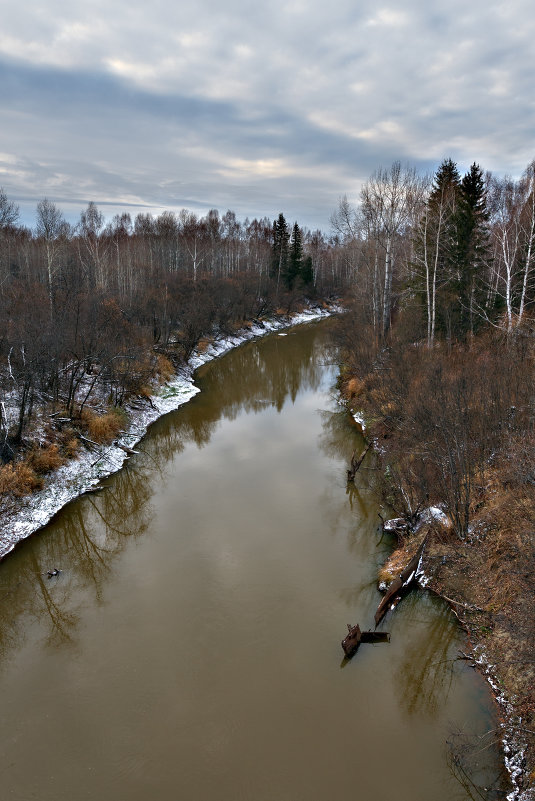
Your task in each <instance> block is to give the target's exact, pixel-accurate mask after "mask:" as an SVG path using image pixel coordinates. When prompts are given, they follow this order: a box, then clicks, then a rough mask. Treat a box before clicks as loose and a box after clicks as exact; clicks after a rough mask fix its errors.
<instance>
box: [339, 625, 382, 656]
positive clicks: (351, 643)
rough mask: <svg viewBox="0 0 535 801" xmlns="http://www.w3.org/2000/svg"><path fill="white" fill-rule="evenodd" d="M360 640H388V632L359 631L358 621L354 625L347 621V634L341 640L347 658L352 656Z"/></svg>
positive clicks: (368, 641)
mask: <svg viewBox="0 0 535 801" xmlns="http://www.w3.org/2000/svg"><path fill="white" fill-rule="evenodd" d="M361 642H367V643H377V642H390V634H387V632H386V631H361V630H360V626H359V624H358V623H357V625H356V626H351V625H350V624H349V623H348V624H347V636H346V637H345V638H344V639H343V640H342V648H343V650H344V654H345V655H346V656H347V658H348V659H351V657H352V656H354V654H355V653H356V652H357V650H358V647H359V645H360V644H361Z"/></svg>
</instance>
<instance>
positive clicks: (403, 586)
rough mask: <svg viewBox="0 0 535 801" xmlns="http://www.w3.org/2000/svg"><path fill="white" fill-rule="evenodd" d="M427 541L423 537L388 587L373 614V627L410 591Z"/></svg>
mask: <svg viewBox="0 0 535 801" xmlns="http://www.w3.org/2000/svg"><path fill="white" fill-rule="evenodd" d="M426 541H427V537H424V539H423V542H422V544H421V545H420V547H419V548H418V550H417V551H416V553H415V554H414V556H413V557H412V559H411V560H410V562H409V563H408V565H407V566H406V567H405V568H404V569H403V570H402V572H401V573H400V574H399V576H398V578H396V579H394V581H393V582H392V583H391V584H390V585H389V587H388V589H387V591H386V594H385V596H384V598H383V600H382V601H381V603H380V604H379V606H378V607H377V612H376V613H375V625H376V626H378V625H379V623H380V622H381V620H382V619H383V617H384V616H385V614H386V612H387V610H388V608H389V607H394V606H396V605H397V604H398V603H399V602H400V601H401V596H402V594H404V593H405V592H406V591H407V590H408V589H410V586H411V584H412V583H413V581H414V579H415V577H416V572H417V570H418V565H419V563H420V559H421V558H422V553H423V551H424V547H425V543H426Z"/></svg>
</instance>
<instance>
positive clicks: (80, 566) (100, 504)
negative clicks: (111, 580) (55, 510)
mask: <svg viewBox="0 0 535 801" xmlns="http://www.w3.org/2000/svg"><path fill="white" fill-rule="evenodd" d="M148 479H149V474H148V471H147V467H146V465H143V464H141V462H132V463H131V464H129V465H128V466H127V467H126V468H125V469H124V470H121V471H120V472H119V473H117V474H116V475H115V476H114V477H113V478H111V479H109V486H108V487H107V489H106V490H105V491H104V492H103V493H102V494H99V495H88V496H86V497H84V498H81V499H80V500H78V501H76V502H75V503H72V504H70V505H69V506H67V507H66V508H65V509H64V510H63V511H62V512H61V513H60V514H59V515H58V516H57V518H56V519H55V521H54V522H53V523H52V524H51V525H50V526H49V527H47V528H46V529H45V530H43V532H42V533H41V535H40V536H38V537H34V538H33V539H31V540H30V541H29V542H28V543H26V544H25V547H24V552H22V551H21V552H20V553H19V554H17V558H14V559H12V560H10V562H11V564H10V563H6V565H5V566H3V567H4V568H6V569H5V570H4V575H10V577H11V578H12V580H11V582H10V584H11V587H10V589H9V590H7V591H6V601H8V602H7V603H4V604H2V605H1V607H0V650H1V652H2V655H5V654H6V653H7V651H8V650H9V649H11V648H13V647H15V646H17V644H18V643H19V638H20V636H21V634H20V633H21V632H22V631H23V630H24V621H25V620H31V619H33V620H37V621H39V622H41V623H42V622H48V626H47V627H48V634H47V637H48V639H49V640H53V641H58V640H60V641H66V640H70V639H72V637H73V633H74V629H75V627H76V624H77V621H78V613H77V604H78V603H79V602H80V601H79V599H80V597H81V594H82V592H83V591H84V590H86V589H91V590H92V592H94V594H95V597H96V598H97V600H100V599H101V595H102V584H103V581H104V579H105V577H106V575H107V574H108V572H109V569H110V565H111V562H112V560H113V559H114V558H115V556H117V554H119V553H120V552H121V551H122V549H123V548H124V546H125V544H126V542H127V541H128V540H129V539H131V538H132V537H137V536H140V535H141V534H143V532H144V531H145V530H146V528H147V525H148V521H149V519H150V513H151V510H150V505H149V503H148V501H149V499H150V497H151V495H152V489H151V482H150V481H149V480H148ZM56 567H57V568H59V569H60V570H61V573H60V575H59V576H58V577H54V578H53V579H49V578H48V577H47V571H48V570H50V569H51V568H56Z"/></svg>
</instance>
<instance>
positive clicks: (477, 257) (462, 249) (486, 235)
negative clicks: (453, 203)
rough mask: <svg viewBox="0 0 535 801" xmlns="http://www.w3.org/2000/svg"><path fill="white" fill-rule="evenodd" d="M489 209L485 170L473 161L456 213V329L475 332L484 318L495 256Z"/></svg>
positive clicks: (460, 333)
mask: <svg viewBox="0 0 535 801" xmlns="http://www.w3.org/2000/svg"><path fill="white" fill-rule="evenodd" d="M488 221H489V212H488V209H487V193H486V187H485V179H484V177H483V172H482V170H481V168H480V167H479V165H478V164H475V163H474V164H472V166H471V167H470V170H469V171H468V172H467V173H466V175H465V176H464V178H463V179H462V182H461V187H460V192H459V202H458V204H457V209H456V213H455V234H456V241H455V245H454V249H453V260H452V267H453V270H454V282H455V286H456V290H457V293H456V294H457V303H458V307H457V315H456V321H455V322H456V333H457V336H458V337H459V338H460V339H464V338H465V337H466V336H467V334H468V333H469V332H470V333H474V331H475V330H476V329H477V327H478V325H479V323H480V322H481V320H482V319H483V314H484V306H485V298H486V290H487V286H486V285H487V274H488V265H489V261H490V259H491V253H490V231H489V225H488Z"/></svg>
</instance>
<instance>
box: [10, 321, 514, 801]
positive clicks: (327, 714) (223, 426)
mask: <svg viewBox="0 0 535 801" xmlns="http://www.w3.org/2000/svg"><path fill="white" fill-rule="evenodd" d="M329 327H330V324H329V323H328V322H327V323H325V322H323V323H320V324H316V325H309V326H307V327H300V328H297V329H294V330H293V331H291V332H289V333H288V334H287V335H286V336H280V335H274V336H271V337H270V338H267V339H264V340H260V341H258V342H253V343H249V344H247V345H245V346H243V347H241V348H239V349H237V350H235V351H233V352H231V353H229V354H228V355H227V356H225V357H223V358H222V359H220V360H217V361H215V362H212V363H210V364H208V365H205V366H204V367H203V368H202V369H201V371H200V373H199V376H198V383H199V385H200V386H201V388H202V393H201V394H199V395H197V396H196V397H195V398H194V399H193V400H192V401H191V402H190V403H189V404H188V405H187V406H185V407H183V408H182V409H181V410H179V411H178V412H176V413H172V414H170V415H167V416H166V417H164V418H162V419H160V420H159V421H158V422H157V423H156V424H155V425H153V426H152V428H151V429H150V432H149V434H148V436H147V437H146V438H145V440H144V441H143V443H142V445H141V448H142V452H141V453H140V454H139V455H138V456H136V457H135V458H133V459H131V460H130V462H129V464H128V465H127V466H126V467H125V468H124V469H123V470H122V471H121V472H120V473H118V474H117V475H115V476H114V477H111V478H109V479H107V480H106V481H105V482H104V483H105V484H106V485H107V488H106V489H105V490H104V491H103V492H102V493H101V494H99V495H90V496H86V497H84V498H82V499H79V500H78V501H76V502H74V503H72V504H70V505H69V506H68V507H66V508H65V509H64V510H63V511H62V512H61V513H60V514H59V515H58V516H57V517H56V519H55V520H54V521H53V523H52V524H51V525H49V526H48V527H47V528H45V529H43V530H42V532H41V533H40V534H39V535H37V536H35V537H34V538H33V539H31V540H30V541H28V542H27V543H26V544H25V545H24V547H22V548H21V549H19V550H18V551H16V552H15V553H14V554H13V555H11V556H10V557H9V558H8V559H7V560H6V561H5V562H4V563H2V564H1V565H0V593H1V597H2V604H1V612H0V637H1V652H0V697H1V716H0V727H1V743H2V768H1V776H0V786H1V788H2V791H1V797H2V798H4V799H17V800H19V799H20V801H29V799H39V801H48V800H49V799H54V801H64V800H65V801H67V799H68V801H77V800H78V799H98V800H99V801H108V799H110V801H111V799H117V800H118V801H147V799H156V800H157V801H160V800H162V801H163V800H164V799H165V800H167V799H169V801H171V799H173V800H174V799H181V800H183V801H208V799H210V801H213V799H217V800H218V801H220V800H221V801H227V800H228V801H240V800H241V799H243V800H244V801H245V800H246V799H247V800H248V799H251V800H252V799H254V801H262V800H264V799H265V801H275V800H276V801H301V800H302V801H305V800H306V801H316V800H317V801H330V799H334V798H341V797H352V798H358V799H364V800H366V799H377V800H378V801H383V800H384V801H386V799H392V798H396V799H399V801H409V799H410V801H419V800H420V799H421V800H422V801H442V799H443V800H444V801H460V800H461V799H467V798H472V797H474V798H475V797H479V796H476V795H475V794H474V793H475V791H474V790H473V788H472V789H470V788H471V785H470V781H474V782H475V783H476V784H480V785H482V786H487V787H488V786H490V784H491V783H492V782H494V780H495V779H496V777H497V776H498V774H499V772H500V766H499V759H498V755H497V754H496V753H495V751H494V749H493V748H492V747H489V741H488V738H487V739H486V738H485V737H484V736H483V735H484V733H485V732H487V731H488V730H490V729H492V728H493V727H494V726H495V725H496V723H495V720H494V718H493V713H492V705H491V701H490V697H489V694H488V692H487V689H486V685H485V684H484V682H483V681H482V680H481V679H480V678H479V677H478V676H477V674H476V673H475V672H474V671H473V670H471V669H470V668H468V667H467V666H466V664H465V663H464V662H460V661H455V658H456V656H457V653H458V649H459V648H462V647H463V645H464V641H463V638H462V635H461V634H460V633H459V631H458V629H457V627H456V625H455V623H454V621H453V620H452V617H451V615H450V613H449V611H448V610H447V608H446V607H445V606H444V605H443V604H442V603H440V602H439V601H437V600H436V599H434V598H432V597H430V596H429V595H428V594H426V593H424V592H422V591H417V592H415V593H413V594H412V595H410V596H408V597H407V598H406V599H405V600H404V601H403V603H402V604H401V605H400V606H399V607H398V609H397V610H396V611H395V613H393V614H391V613H389V614H388V615H387V617H386V619H385V621H384V623H383V624H382V625H381V627H380V628H381V629H382V630H389V631H390V632H391V642H390V643H389V644H378V645H363V646H361V648H360V650H359V652H358V653H357V655H356V656H355V658H354V659H353V660H352V661H351V662H347V663H346V662H344V661H343V660H342V657H343V654H342V650H341V647H340V641H341V639H342V637H343V636H344V635H345V631H346V623H348V622H349V623H356V622H359V623H360V625H361V627H362V628H368V627H371V626H372V625H373V614H374V611H375V608H376V607H377V604H378V602H379V600H380V597H381V596H380V594H379V593H378V591H377V588H376V581H375V577H376V570H377V566H378V564H379V563H380V562H381V561H382V560H383V559H384V558H385V556H386V554H387V553H388V551H389V549H390V548H391V542H388V541H387V540H385V539H384V538H383V539H381V537H380V533H379V532H378V527H377V523H378V517H377V510H378V507H377V501H376V499H375V497H374V492H373V470H371V469H369V470H362V471H361V473H360V474H359V477H358V481H357V488H356V489H355V490H354V491H352V492H351V493H349V494H348V493H347V491H346V490H347V488H346V483H345V470H346V467H347V463H348V461H349V458H350V455H351V452H352V451H353V449H354V448H355V447H359V444H360V441H359V435H358V432H357V429H356V426H355V425H354V424H353V422H352V420H351V419H350V417H349V416H348V415H347V413H345V412H344V411H343V410H342V409H341V407H340V406H338V405H337V403H336V396H335V392H334V390H333V385H334V381H335V378H336V373H337V367H336V364H335V361H336V359H335V356H334V355H333V354H332V353H331V352H330V351H329V350H327V349H326V343H327V341H328V334H329ZM56 567H57V568H60V569H61V571H62V572H61V573H60V575H59V576H58V577H55V578H52V579H48V578H47V576H46V571H47V570H49V569H51V568H56ZM481 737H483V739H478V738H481ZM474 743H475V744H476V748H475V749H473V748H472V746H473V745H474ZM468 763H469V764H468ZM467 765H468V768H469V774H468V777H466V776H464V773H463V772H464V771H465V770H466V769H467ZM456 776H457V778H456ZM459 777H460V778H461V780H462V781H459ZM488 797H489V798H490V797H491V796H490V795H489V796H488ZM492 797H494V796H492ZM496 797H497V796H496Z"/></svg>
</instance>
